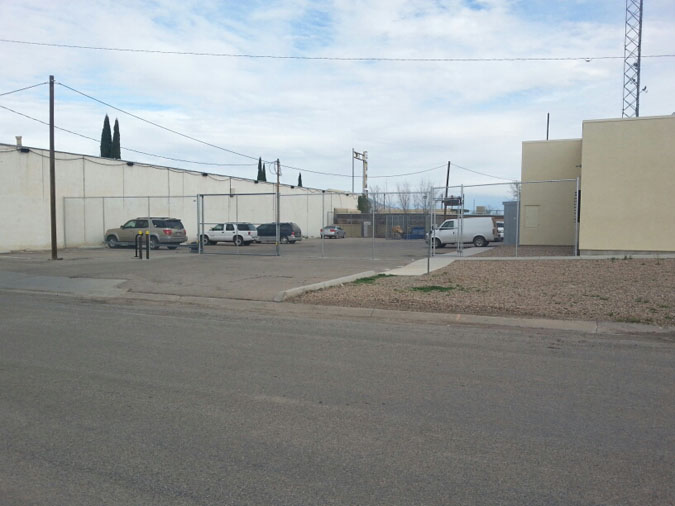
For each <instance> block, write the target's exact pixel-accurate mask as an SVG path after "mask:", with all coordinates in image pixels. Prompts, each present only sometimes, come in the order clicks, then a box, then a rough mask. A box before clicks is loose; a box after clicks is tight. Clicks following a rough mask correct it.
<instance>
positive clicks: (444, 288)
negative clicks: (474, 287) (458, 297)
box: [411, 285, 469, 293]
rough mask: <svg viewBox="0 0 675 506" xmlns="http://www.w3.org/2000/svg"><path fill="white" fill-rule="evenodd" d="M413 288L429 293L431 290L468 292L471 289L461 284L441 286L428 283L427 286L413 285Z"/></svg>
mask: <svg viewBox="0 0 675 506" xmlns="http://www.w3.org/2000/svg"><path fill="white" fill-rule="evenodd" d="M411 290H415V291H416V292H424V293H429V292H452V291H454V290H457V291H460V292H468V291H469V290H468V289H467V288H464V287H463V286H461V285H446V286H440V285H427V286H413V287H412V288H411Z"/></svg>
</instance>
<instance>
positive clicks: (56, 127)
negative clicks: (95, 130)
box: [0, 105, 255, 167]
mask: <svg viewBox="0 0 675 506" xmlns="http://www.w3.org/2000/svg"><path fill="white" fill-rule="evenodd" d="M0 108H2V109H5V110H7V111H10V112H12V113H14V114H17V115H19V116H23V117H24V118H27V119H30V120H32V121H36V122H38V123H41V124H43V125H47V126H49V123H48V122H46V121H43V120H41V119H38V118H34V117H33V116H29V115H28V114H25V113H22V112H19V111H16V110H14V109H12V108H10V107H7V106H4V105H0ZM54 128H55V129H56V130H60V131H62V132H67V133H69V134H72V135H76V136H78V137H82V138H83V139H87V140H90V141H94V142H96V143H98V142H100V139H95V138H93V137H89V136H88V135H84V134H81V133H79V132H75V131H73V130H68V129H67V128H63V127H59V126H56V125H54ZM120 148H121V149H124V150H126V151H131V152H132V153H137V154H141V155H146V156H153V157H156V158H162V159H164V160H170V161H173V162H184V163H194V164H196V165H208V166H214V167H251V166H254V165H255V163H217V162H200V161H195V160H185V159H182V158H173V157H170V156H164V155H158V154H155V153H148V152H146V151H140V150H138V149H133V148H127V147H124V146H120Z"/></svg>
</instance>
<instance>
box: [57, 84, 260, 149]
mask: <svg viewBox="0 0 675 506" xmlns="http://www.w3.org/2000/svg"><path fill="white" fill-rule="evenodd" d="M57 84H58V85H59V86H63V87H64V88H66V89H68V90H70V91H72V92H74V93H77V94H79V95H82V96H83V97H86V98H88V99H90V100H93V101H94V102H98V103H99V104H102V105H105V106H106V107H110V108H111V109H114V110H116V111H119V112H121V113H123V114H126V115H127V116H131V117H132V118H135V119H137V120H139V121H143V122H144V123H148V124H149V125H152V126H155V127H157V128H161V129H162V130H166V131H167V132H171V133H173V134H176V135H179V136H181V137H184V138H186V139H190V140H192V141H195V142H198V143H200V144H204V145H206V146H209V147H212V148H216V149H219V150H221V151H226V152H227V153H232V154H234V155H237V156H242V157H244V158H250V159H251V160H258V157H257V156H251V155H246V154H244V153H239V152H238V151H234V150H232V149H228V148H224V147H222V146H218V145H217V144H213V143H211V142H207V141H203V140H201V139H197V138H196V137H192V136H191V135H187V134H184V133H182V132H178V131H177V130H173V129H172V128H169V127H165V126H163V125H160V124H159V123H155V122H154V121H150V120H149V119H145V118H142V117H141V116H138V115H136V114H134V113H131V112H128V111H125V110H124V109H121V108H119V107H116V106H114V105H112V104H109V103H107V102H104V101H103V100H99V99H98V98H95V97H92V96H91V95H88V94H86V93H84V92H82V91H79V90H76V89H75V88H71V87H70V86H68V85H66V84H63V83H60V82H59V83H57Z"/></svg>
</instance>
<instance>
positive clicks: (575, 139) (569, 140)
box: [522, 137, 582, 144]
mask: <svg viewBox="0 0 675 506" xmlns="http://www.w3.org/2000/svg"><path fill="white" fill-rule="evenodd" d="M580 140H582V139H581V137H575V138H573V139H549V140H546V139H541V140H534V141H522V143H523V144H535V143H546V142H572V141H580Z"/></svg>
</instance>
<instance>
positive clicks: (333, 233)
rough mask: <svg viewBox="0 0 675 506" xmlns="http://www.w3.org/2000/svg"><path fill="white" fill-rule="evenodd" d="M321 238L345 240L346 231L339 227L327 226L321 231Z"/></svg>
mask: <svg viewBox="0 0 675 506" xmlns="http://www.w3.org/2000/svg"><path fill="white" fill-rule="evenodd" d="M321 237H322V238H323V237H326V238H328V239H344V238H345V231H344V230H342V228H341V227H340V226H338V225H327V226H325V227H323V228H322V229H321Z"/></svg>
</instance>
